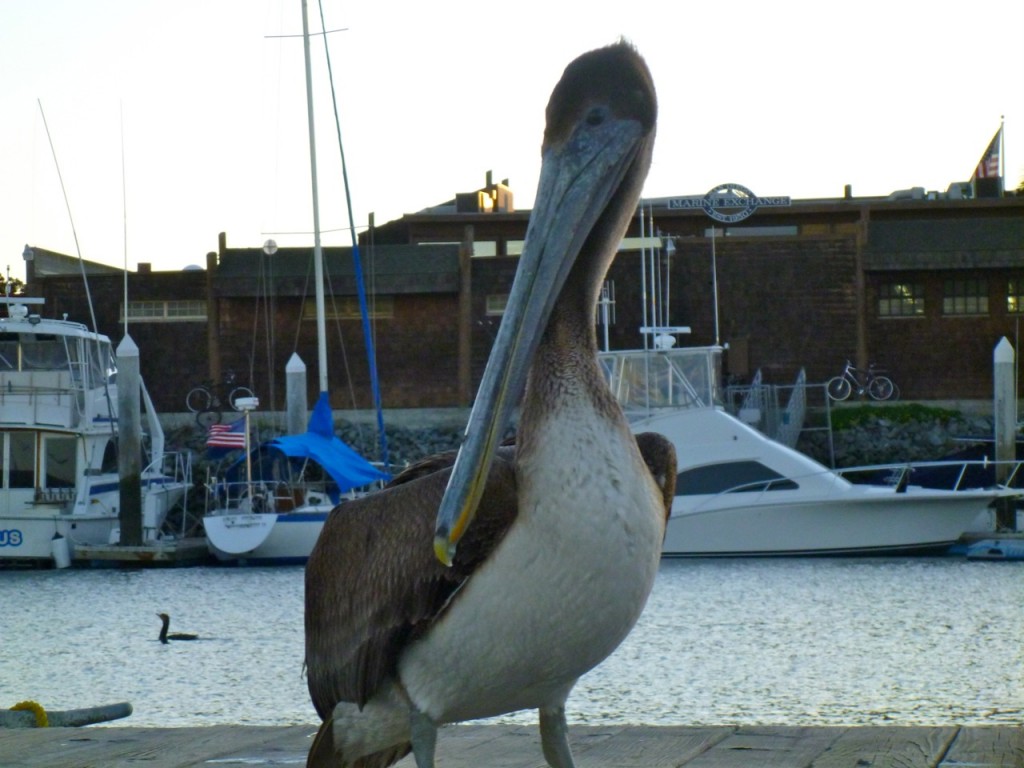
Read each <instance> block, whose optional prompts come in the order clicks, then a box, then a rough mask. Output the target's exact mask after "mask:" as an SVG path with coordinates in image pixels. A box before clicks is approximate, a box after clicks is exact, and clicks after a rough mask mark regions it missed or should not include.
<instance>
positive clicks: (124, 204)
mask: <svg viewBox="0 0 1024 768" xmlns="http://www.w3.org/2000/svg"><path fill="white" fill-rule="evenodd" d="M120 109H121V112H120V117H121V219H122V228H123V233H122V240H123V242H124V335H125V336H127V335H128V191H127V184H126V182H125V171H124V103H122V104H120Z"/></svg>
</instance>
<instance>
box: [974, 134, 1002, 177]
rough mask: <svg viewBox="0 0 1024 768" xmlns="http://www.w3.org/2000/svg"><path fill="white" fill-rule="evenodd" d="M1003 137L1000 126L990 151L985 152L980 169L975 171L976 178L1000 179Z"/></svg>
mask: <svg viewBox="0 0 1024 768" xmlns="http://www.w3.org/2000/svg"><path fill="white" fill-rule="evenodd" d="M1002 136H1003V128H1002V126H1000V127H999V130H998V131H996V135H995V136H993V137H992V141H991V142H990V143H989V145H988V149H986V150H985V154H984V155H982V156H981V162H979V163H978V167H977V168H975V169H974V178H976V179H997V178H999V140H1000V139H1001V138H1002Z"/></svg>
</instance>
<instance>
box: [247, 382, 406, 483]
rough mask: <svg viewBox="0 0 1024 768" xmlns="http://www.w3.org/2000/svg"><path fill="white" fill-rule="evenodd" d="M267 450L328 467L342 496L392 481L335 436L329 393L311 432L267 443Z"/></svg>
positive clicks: (317, 410) (311, 423) (314, 416)
mask: <svg viewBox="0 0 1024 768" xmlns="http://www.w3.org/2000/svg"><path fill="white" fill-rule="evenodd" d="M267 447H269V448H275V449H277V450H279V451H281V453H283V454H284V455H285V456H290V457H292V458H309V459H312V460H313V461H315V462H316V463H317V464H319V465H320V466H321V467H323V468H324V471H325V472H327V474H329V475H330V476H331V479H333V480H334V482H335V483H337V484H338V490H339V491H341V492H342V493H344V492H346V491H350V490H352V489H353V488H360V487H362V486H364V485H369V484H370V483H373V482H376V481H377V480H390V479H391V478H390V476H389V475H388V474H387V473H386V472H382V471H381V470H379V469H377V468H376V467H374V466H373V465H372V464H370V462H368V461H367V460H366V459H364V458H363V457H362V456H360V455H359V454H358V453H356V452H355V451H353V450H352V449H351V448H349V447H348V446H347V445H346V444H345V443H344V442H342V441H341V440H340V439H339V438H338V437H336V436H335V434H334V422H333V417H332V415H331V406H330V403H328V402H327V395H326V393H321V395H320V398H319V399H318V400H317V402H316V406H314V408H313V414H312V415H311V416H310V417H309V426H308V431H306V432H305V433H303V434H301V435H285V436H283V437H276V438H274V439H273V440H271V441H269V442H268V443H267Z"/></svg>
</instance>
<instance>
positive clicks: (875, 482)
mask: <svg viewBox="0 0 1024 768" xmlns="http://www.w3.org/2000/svg"><path fill="white" fill-rule="evenodd" d="M1022 464H1024V462H1021V461H1006V462H995V461H986V460H984V459H981V460H956V461H920V462H904V463H902V464H873V465H870V466H860V467H847V468H844V469H837V470H831V469H826V470H822V471H820V472H813V473H809V474H806V475H796V476H789V477H784V476H781V475H780V476H775V477H768V478H759V479H757V480H752V481H750V482H746V483H738V484H736V485H733V486H730V487H729V488H724V489H722V490H719V491H716V492H714V493H712V494H692V495H688V494H685V493H680V489H678V488H677V491H676V492H677V496H679V497H680V498H683V499H685V498H695V497H698V496H703V497H704V498H703V499H702V501H701V503H700V504H698V505H697V506H696V507H694V508H693V509H692V510H691V511H694V512H696V511H700V510H702V509H705V508H711V507H713V506H714V502H715V500H716V499H719V498H721V497H724V496H727V495H729V494H733V493H756V494H757V496H756V497H755V498H754V499H753V500H752V501H753V502H759V501H760V500H761V499H762V498H764V496H765V495H766V494H768V493H774V492H777V491H785V490H790V491H799V489H800V485H801V483H804V482H806V481H808V480H815V481H821V480H825V481H826V482H827V483H829V484H830V488H829V490H828V491H827V492H826V493H825V495H824V498H826V499H827V498H828V497H829V495H830V494H831V493H834V492H839V491H841V490H845V489H847V488H848V487H849V486H850V485H851V484H852V485H867V486H873V487H880V488H888V489H892V490H893V491H895V492H896V493H902V492H905V491H906V489H907V488H908V487H909V486H910V485H913V486H915V487H922V488H927V489H930V490H940V491H952V492H957V491H992V492H993V493H996V492H999V493H1000V495H1010V496H1012V495H1013V493H1009V494H1007V492H1008V491H1010V492H1012V491H1017V495H1018V496H1019V497H1024V487H1021V486H1019V485H1017V484H1018V483H1020V482H1021V481H1022V480H1024V474H1022V473H1021V471H1020V469H1021V465H1022ZM997 468H1002V469H1003V470H1004V471H1005V472H1006V475H1007V480H1006V482H1004V483H996V482H995V479H994V478H995V476H996V475H995V473H996V470H997Z"/></svg>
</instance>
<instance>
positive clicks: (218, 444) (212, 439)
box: [206, 419, 245, 449]
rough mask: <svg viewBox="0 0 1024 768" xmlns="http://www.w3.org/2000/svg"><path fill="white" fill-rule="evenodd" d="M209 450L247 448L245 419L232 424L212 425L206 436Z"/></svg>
mask: <svg viewBox="0 0 1024 768" xmlns="http://www.w3.org/2000/svg"><path fill="white" fill-rule="evenodd" d="M206 447H207V448H243V449H244V448H245V419H238V420H237V421H234V422H232V423H231V424H211V425H210V431H209V433H208V434H207V436H206Z"/></svg>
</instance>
